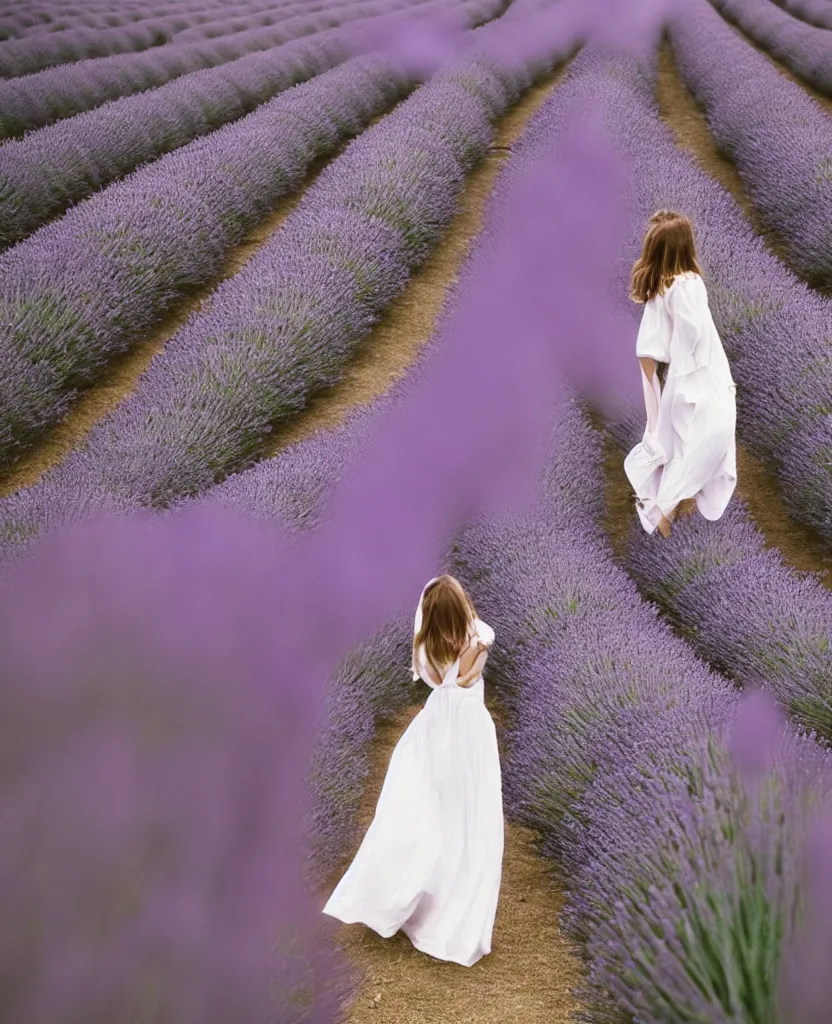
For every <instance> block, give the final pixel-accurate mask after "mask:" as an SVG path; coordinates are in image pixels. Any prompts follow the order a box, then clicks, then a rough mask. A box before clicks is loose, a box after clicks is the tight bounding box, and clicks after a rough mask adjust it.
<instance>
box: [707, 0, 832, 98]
mask: <svg viewBox="0 0 832 1024" xmlns="http://www.w3.org/2000/svg"><path fill="white" fill-rule="evenodd" d="M710 2H711V3H712V4H713V5H714V7H715V8H716V9H717V10H718V11H719V12H720V14H722V15H723V16H724V17H725V18H727V19H728V21H731V22H733V23H734V24H735V25H736V26H737V27H738V28H740V29H741V30H742V31H743V32H744V33H745V34H746V35H747V36H748V37H749V38H750V39H753V40H754V42H755V43H757V45H758V46H761V47H762V48H763V49H764V50H766V51H768V53H770V54H771V55H772V57H776V58H777V60H780V61H782V62H783V63H784V64H785V65H786V67H788V68H789V69H790V70H792V71H793V72H794V73H795V74H796V75H797V76H798V77H800V78H802V79H804V81H806V82H808V83H809V85H811V86H813V87H814V88H815V89H817V90H818V92H822V93H824V95H826V96H832V37H830V36H829V35H828V33H827V32H825V31H824V30H823V29H818V28H815V27H814V26H812V25H807V24H805V23H804V22H802V21H798V20H797V19H796V18H793V17H792V16H791V15H790V14H788V13H787V12H786V11H783V10H781V9H780V8H779V7H776V6H775V5H774V4H773V3H770V2H769V0H710Z"/></svg>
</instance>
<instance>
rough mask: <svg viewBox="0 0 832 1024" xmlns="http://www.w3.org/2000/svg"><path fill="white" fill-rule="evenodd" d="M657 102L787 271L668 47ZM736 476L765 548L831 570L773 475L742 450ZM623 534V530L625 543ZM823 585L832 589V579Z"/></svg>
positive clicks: (614, 472) (615, 471) (617, 535)
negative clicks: (790, 509)
mask: <svg viewBox="0 0 832 1024" xmlns="http://www.w3.org/2000/svg"><path fill="white" fill-rule="evenodd" d="M778 67H779V65H778ZM780 70H783V69H782V68H781V69H780ZM784 73H785V72H784ZM656 98H657V100H658V105H659V114H660V116H661V118H662V120H663V121H664V122H665V124H667V125H668V127H670V128H671V130H672V131H673V133H674V135H675V136H676V142H677V144H678V146H679V147H680V149H683V150H685V151H686V152H688V153H690V154H692V155H693V157H694V158H695V159H696V161H697V163H698V164H699V166H700V167H701V168H702V169H703V170H704V171H705V172H706V173H707V174H709V175H710V176H711V177H712V178H715V179H716V180H717V181H719V182H720V184H721V185H722V186H723V187H724V188H726V189H727V190H728V191H729V192H730V193H731V195H732V196H733V197H734V199H735V200H736V201H737V203H738V204H739V205H740V207H741V208H742V210H743V212H744V213H745V215H746V217H747V218H748V220H749V222H750V223H751V225H752V227H753V228H754V231H755V232H756V233H757V234H758V235H760V236H761V237H762V238H763V239H764V240H765V242H766V245H767V246H768V247H769V249H770V250H771V251H772V252H773V253H774V255H775V256H777V257H778V258H779V259H781V260H782V261H783V262H784V263H786V264H787V265H788V260H787V258H786V252H785V248H784V246H782V245H781V244H780V242H779V241H778V239H777V238H776V237H774V236H773V235H772V234H771V233H770V232H766V231H765V230H764V228H763V227H762V225H761V224H760V222H759V218H758V217H757V215H756V213H755V211H754V209H753V208H752V206H751V204H750V203H749V201H748V197H747V196H746V194H745V188H744V186H743V183H742V179H741V178H740V176H739V174H738V173H737V169H736V167H735V166H734V165H733V164H732V163H731V162H730V161H729V160H727V159H726V158H725V157H723V156H722V155H721V154H720V153H719V151H718V150H717V148H716V144H715V143H714V140H713V138H712V136H711V133H710V131H709V129H708V123H707V121H706V120H705V115H704V114H703V113H702V111H701V109H700V108H699V107H698V105H697V104H696V101H695V100H694V98H693V97H692V96H691V94H690V93H689V92H688V90H687V88H686V87H685V85H684V83H683V82H682V79H681V77H680V76H679V73H678V71H677V69H676V64H675V61H674V59H673V53H672V50H671V48H670V46H669V45H668V44H667V43H665V44H664V45H663V47H662V50H661V53H660V57H659V78H658V87H657V90H656ZM830 111H832V104H830ZM616 459H617V462H618V463H619V464H620V462H621V453H620V452H617V451H615V452H611V451H610V452H608V462H607V469H608V473H607V479H608V490H607V498H608V517H611V518H609V519H608V526H609V528H610V530H612V531H613V532H612V533H611V534H610V537H611V540H612V541H613V544H614V546H615V547H616V550H617V552H618V553H619V554H620V553H621V551H622V545H623V544H624V543H626V528H622V527H621V526H619V525H617V524H618V520H619V518H620V517H621V515H622V514H623V502H624V496H625V495H627V496H628V499H629V494H628V485H627V481H626V478H625V477H624V473H623V469H621V468H620V465H618V466H617V465H616ZM738 470H739V482H738V486H737V494H738V495H739V496H740V497H741V498H743V499H744V500H745V501H746V503H747V504H748V507H749V509H750V511H751V514H752V516H753V517H754V519H755V520H756V522H757V525H758V526H759V527H760V529H761V530H762V531H763V533H764V534H765V538H766V543H767V545H768V546H769V547H777V548H779V549H780V551H781V553H782V554H783V557H784V558H785V559H786V560H787V561H788V562H790V563H791V564H792V565H794V566H796V567H797V568H798V569H804V570H808V571H818V572H825V571H826V570H829V569H830V568H832V556H830V554H829V553H828V552H827V551H825V549H824V545H823V544H822V543H821V541H820V540H819V539H818V537H817V536H816V535H815V534H814V533H812V531H810V530H808V529H806V528H805V527H803V526H800V525H799V524H797V523H795V522H794V521H793V520H792V519H790V518H789V516H788V514H787V512H786V509H785V506H784V504H783V499H782V497H781V495H780V488H779V484H778V482H777V479H776V477H775V476H774V474H773V473H772V472H771V471H770V470H769V469H768V468H767V467H766V466H765V465H764V464H763V463H762V462H760V460H759V459H756V458H754V456H752V455H751V454H750V453H749V452H747V451H745V450H744V449H740V451H739V452H738ZM628 515H632V499H629V508H628ZM622 529H625V533H624V535H623V540H622V532H621V531H622ZM825 582H826V584H827V586H832V578H827V579H826V581H825Z"/></svg>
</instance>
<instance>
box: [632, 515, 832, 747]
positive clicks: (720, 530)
mask: <svg viewBox="0 0 832 1024" xmlns="http://www.w3.org/2000/svg"><path fill="white" fill-rule="evenodd" d="M650 540H651V538H647V537H639V536H637V535H636V534H635V532H634V535H633V538H632V541H631V545H630V549H629V557H628V563H627V564H628V568H629V569H630V572H631V573H632V575H633V576H634V578H635V579H636V581H637V583H638V585H639V588H640V589H641V591H642V593H643V594H645V596H646V597H648V598H650V599H651V600H654V601H656V602H657V603H658V604H659V605H661V607H662V608H663V609H664V610H665V611H666V612H667V613H668V615H669V617H670V620H671V621H672V622H673V623H674V625H676V626H677V627H678V628H679V629H681V630H682V632H683V633H684V635H685V636H687V637H688V638H689V640H690V641H691V643H692V644H693V645H694V647H695V648H696V650H697V651H698V652H699V653H700V654H701V655H702V657H704V658H706V659H707V660H708V661H709V662H710V663H711V664H712V665H714V666H715V667H716V668H718V669H719V670H721V671H723V672H726V673H727V674H728V675H730V676H731V677H732V678H733V679H735V680H736V681H737V682H739V683H741V684H742V685H761V686H764V687H765V688H766V689H769V690H771V692H772V693H773V694H774V696H775V697H776V698H777V699H778V700H779V701H780V702H781V704H782V705H783V706H784V708H785V709H786V710H787V711H788V712H789V713H790V714H791V715H792V717H793V718H794V719H795V721H796V722H797V723H798V724H799V725H801V726H803V727H804V728H806V729H809V730H814V731H816V732H818V733H819V734H821V735H823V736H824V737H825V738H826V739H828V740H829V739H832V644H831V642H832V594H830V592H829V591H828V590H826V589H825V588H824V586H823V584H822V583H821V582H820V581H819V580H818V579H817V578H815V577H813V576H811V575H808V574H803V573H799V572H797V571H796V570H794V569H792V568H791V567H790V566H788V565H787V564H786V563H785V562H784V560H783V558H782V556H781V555H780V553H779V552H778V551H777V550H776V549H771V548H767V547H766V546H765V538H764V537H763V536H762V534H761V533H760V531H759V530H758V529H757V528H756V527H755V526H754V524H753V522H752V521H751V519H750V517H749V515H748V513H747V511H746V509H745V508H744V506H743V505H742V503H740V502H735V503H734V504H733V505H732V507H731V508H730V509H729V510H728V512H727V513H726V515H725V516H724V517H723V518H722V519H721V520H720V522H718V523H709V522H707V521H706V520H704V519H701V518H700V517H691V518H689V519H684V520H681V521H680V522H679V524H678V527H677V529H676V530H674V535H673V537H672V538H671V540H670V542H669V543H668V544H656V543H655V542H653V543H650Z"/></svg>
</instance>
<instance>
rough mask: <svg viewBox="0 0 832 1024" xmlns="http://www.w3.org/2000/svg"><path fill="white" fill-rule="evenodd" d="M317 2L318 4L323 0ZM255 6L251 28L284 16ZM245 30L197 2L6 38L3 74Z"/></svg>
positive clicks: (243, 17) (1, 52)
mask: <svg viewBox="0 0 832 1024" xmlns="http://www.w3.org/2000/svg"><path fill="white" fill-rule="evenodd" d="M313 2H314V3H315V4H317V0H313ZM301 6H306V5H304V4H302V5H301ZM251 7H253V10H252V11H251V12H250V13H249V12H248V11H247V10H244V11H243V12H241V14H240V17H239V19H238V20H239V21H241V22H243V23H245V22H248V23H249V24H248V26H247V27H248V28H249V29H258V28H264V27H268V26H269V25H271V24H274V23H275V22H279V21H280V20H281V18H280V16H279V15H275V16H274V17H272V20H271V21H264V20H263V19H264V15H263V13H262V11H263V3H262V0H255V2H254V3H252V5H251ZM312 10H315V6H313V7H312ZM265 17H267V18H268V17H269V15H265ZM213 23H216V29H217V30H216V31H212V29H211V26H212V24H213ZM239 30H240V29H239V28H238V29H234V28H232V27H231V23H229V21H228V19H227V18H225V17H222V12H221V10H220V9H218V8H214V9H213V11H210V10H209V12H208V13H205V11H204V9H202V10H200V9H199V8H197V9H196V10H192V11H190V12H188V11H187V10H186V11H184V12H182V13H180V12H178V11H176V12H170V13H168V14H162V13H160V14H157V15H154V16H151V17H148V18H147V19H143V20H140V21H135V22H131V23H129V24H128V25H125V26H120V27H117V28H109V29H99V28H89V29H87V28H77V29H67V30H66V31H63V32H55V33H50V34H47V35H35V36H28V37H26V38H25V39H14V40H9V41H7V42H3V43H0V77H2V78H15V77H18V76H24V75H31V74H35V73H36V72H38V71H43V70H45V69H46V68H51V67H55V66H57V65H60V64H66V63H72V62H76V61H83V60H89V59H95V58H96V57H108V56H112V55H113V54H117V53H125V52H131V51H137V50H138V51H141V50H147V49H150V48H151V47H157V46H164V45H165V44H168V43H171V42H173V40H174V38H175V37H177V36H179V35H180V34H181V35H182V37H183V38H182V42H183V43H187V42H191V43H193V42H199V41H201V40H207V39H211V38H216V37H217V36H222V35H225V34H233V33H234V32H235V31H239Z"/></svg>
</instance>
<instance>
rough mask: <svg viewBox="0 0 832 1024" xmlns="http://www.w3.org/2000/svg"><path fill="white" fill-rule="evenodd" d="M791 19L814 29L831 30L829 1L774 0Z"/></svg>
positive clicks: (831, 6)
mask: <svg viewBox="0 0 832 1024" xmlns="http://www.w3.org/2000/svg"><path fill="white" fill-rule="evenodd" d="M774 2H775V3H776V4H777V6H778V7H782V8H784V9H785V10H786V11H788V12H789V14H791V15H792V16H793V17H795V18H800V20H801V21H805V22H808V24H810V25H814V26H815V27H816V28H832V5H830V3H829V0H774Z"/></svg>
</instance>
